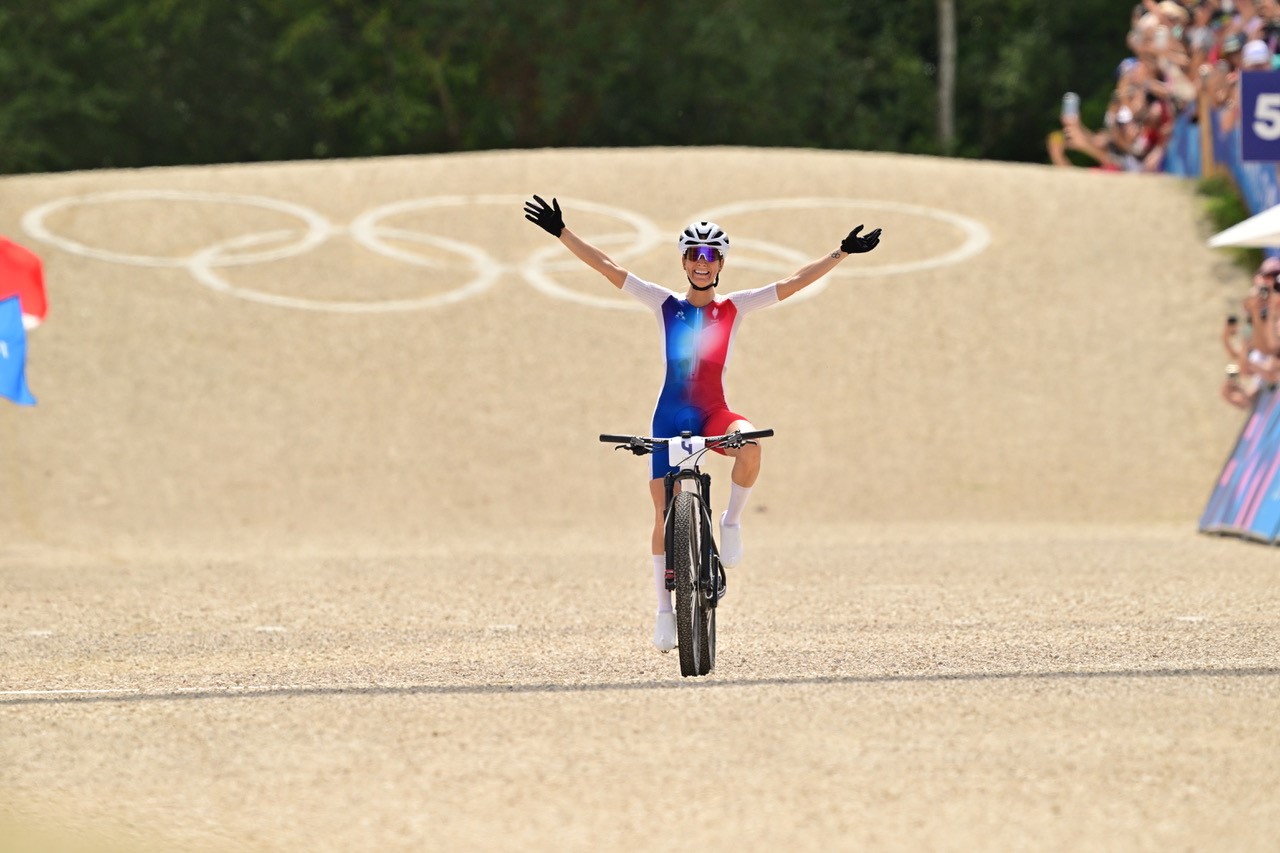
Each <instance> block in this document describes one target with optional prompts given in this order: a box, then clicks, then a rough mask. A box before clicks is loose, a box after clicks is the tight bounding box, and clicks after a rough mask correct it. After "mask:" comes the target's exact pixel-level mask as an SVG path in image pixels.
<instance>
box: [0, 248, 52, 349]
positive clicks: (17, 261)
mask: <svg viewBox="0 0 1280 853" xmlns="http://www.w3.org/2000/svg"><path fill="white" fill-rule="evenodd" d="M10 296H16V297H18V301H19V302H20V303H21V304H22V325H23V326H25V327H26V328H28V329H34V328H35V327H36V326H39V325H40V324H41V323H42V322H44V315H45V313H46V312H47V311H48V310H49V306H48V305H47V304H46V303H45V299H44V266H43V265H42V264H41V263H40V258H39V257H37V256H36V254H35V252H32V251H31V250H30V249H27V248H24V247H22V246H19V245H18V244H17V243H14V242H13V241H11V240H6V239H5V238H4V237H0V300H4V299H7V298H9V297H10Z"/></svg>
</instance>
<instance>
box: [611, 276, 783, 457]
mask: <svg viewBox="0 0 1280 853" xmlns="http://www.w3.org/2000/svg"><path fill="white" fill-rule="evenodd" d="M622 292H623V293H627V294H630V295H631V296H634V297H635V298H636V299H638V300H640V301H641V302H642V303H644V305H645V306H647V307H648V308H649V310H651V311H652V312H653V313H654V315H655V316H656V317H657V318H658V326H659V328H660V329H661V331H662V345H663V351H664V353H665V354H666V358H667V378H666V381H665V382H664V383H663V385H662V393H660V394H659V395H658V405H657V407H656V408H655V409H654V411H653V432H652V433H651V435H654V436H656V437H659V438H671V437H673V436H677V435H679V434H680V433H681V432H683V431H685V430H688V431H689V432H692V433H693V434H694V435H723V434H724V431H725V430H726V429H728V427H729V425H730V424H732V423H733V422H734V421H738V420H746V418H744V417H743V416H742V415H739V414H737V413H736V412H734V411H732V410H730V408H729V405H728V403H726V402H725V399H724V371H725V365H726V364H728V362H729V353H730V351H731V350H732V348H733V337H734V335H735V334H736V333H737V331H738V326H739V324H741V322H742V318H743V317H745V316H746V315H747V314H750V313H751V312H752V311H756V310H759V309H761V308H767V307H769V306H770V305H774V304H776V303H777V302H778V286H777V285H776V284H770V285H766V286H765V287H761V288H757V289H756V290H744V291H739V292H738V293H731V294H729V295H728V296H725V297H716V299H715V301H713V302H712V303H711V304H709V305H706V306H705V307H702V308H697V307H695V306H693V305H690V304H689V300H687V299H681V298H680V296H679V294H677V293H675V292H674V291H671V290H668V289H667V288H665V287H662V286H661V285H657V284H654V283H652V282H649V281H645V280H644V279H642V278H637V277H636V276H635V275H632V274H628V275H627V280H626V282H624V283H623V285H622ZM652 459H653V478H654V479H657V478H659V477H663V476H665V475H666V474H667V472H669V471H671V470H673V466H672V465H671V463H670V461H669V460H668V457H667V452H666V450H665V449H655V451H654V453H653V457H652Z"/></svg>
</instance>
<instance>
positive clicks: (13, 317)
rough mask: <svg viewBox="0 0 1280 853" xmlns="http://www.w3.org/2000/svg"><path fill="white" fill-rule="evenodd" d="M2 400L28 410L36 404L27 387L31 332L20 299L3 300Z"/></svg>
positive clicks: (0, 339)
mask: <svg viewBox="0 0 1280 853" xmlns="http://www.w3.org/2000/svg"><path fill="white" fill-rule="evenodd" d="M0 397H8V398H9V399H10V400H12V401H13V402H15V403H21V404H22V405H24V406H34V405H35V404H36V398H35V397H32V396H31V389H29V388H28V387H27V330H26V329H24V328H23V326H22V305H21V303H20V302H19V301H18V297H16V296H11V297H9V298H8V299H4V300H0Z"/></svg>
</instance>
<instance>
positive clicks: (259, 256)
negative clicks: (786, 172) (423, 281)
mask: <svg viewBox="0 0 1280 853" xmlns="http://www.w3.org/2000/svg"><path fill="white" fill-rule="evenodd" d="M131 201H179V202H193V203H198V204H231V205H244V206H249V207H257V208H261V209H265V210H269V211H273V212H277V213H282V214H285V215H287V216H290V217H293V218H295V219H297V220H299V222H300V223H301V225H302V227H301V228H300V229H298V228H293V229H279V230H272V231H259V232H251V233H246V234H241V235H239V236H236V237H232V238H229V239H226V240H221V241H218V242H215V243H212V244H210V245H208V246H206V247H204V248H203V249H200V250H199V251H196V252H194V253H192V254H190V255H187V256H184V257H165V256H157V255H142V254H129V253H125V252H116V251H111V250H108V249H103V248H97V247H93V246H89V245H86V244H84V243H81V242H79V241H77V240H74V239H71V238H70V237H67V236H64V235H61V234H58V233H56V232H54V231H53V230H52V229H50V228H49V226H48V225H47V224H46V220H47V219H48V218H49V216H51V215H52V214H54V213H57V212H59V211H62V210H66V209H69V208H72V207H76V206H80V205H104V204H112V203H119V202H131ZM524 201H525V198H524V197H523V196H514V195H512V196H508V195H473V196H461V195H458V196H430V197H423V198H416V199H408V200H404V201H398V202H393V203H390V204H386V205H382V206H379V207H376V208H372V209H370V210H367V211H365V212H363V213H361V214H360V215H359V216H357V217H356V218H355V219H354V220H353V221H352V222H351V224H350V225H349V226H346V227H342V226H336V225H334V224H332V223H330V222H329V221H328V220H327V219H326V218H325V217H324V216H323V215H321V214H320V213H318V212H316V211H314V210H312V209H311V208H308V207H306V206H304V205H301V204H296V203H293V202H287V201H281V200H279V199H273V198H268V197H266V196H257V195H242V194H233V193H209V192H193V191H180V190H122V191H115V192H103V193H91V194H87V195H79V196H67V197H64V198H60V199H56V200H54V201H51V202H47V203H45V204H42V205H39V206H37V207H34V208H32V209H31V210H29V211H27V212H26V214H24V215H23V217H22V227H23V229H24V230H25V231H26V232H27V233H28V234H29V235H31V236H32V237H34V238H36V239H38V240H41V241H42V242H45V243H48V244H49V245H52V246H55V247H57V248H59V249H62V250H63V251H66V252H69V253H71V254H75V255H80V256H82V257H87V258H93V259H96V260H101V261H107V262H110V263H118V264H128V265H132V266H140V267H152V268H181V269H186V270H187V271H188V273H189V274H190V275H191V277H192V278H193V279H195V280H196V281H197V282H199V283H200V284H202V285H204V286H206V287H208V288H210V289H212V290H215V291H217V292H219V293H225V294H227V295H229V296H235V297H238V298H241V299H246V300H250V301H253V302H259V303H262V304H267V305H275V306H278V307H284V308H296V309H300V310H309V311H329V312H343V313H370V312H389V311H411V310H418V309H422V308H431V307H436V306H440V305H447V304H453V303H457V302H461V301H463V300H465V299H468V298H470V297H472V296H475V295H476V294H478V293H481V292H483V291H485V290H487V289H489V288H490V287H492V286H493V284H494V282H496V281H497V280H498V279H499V278H500V277H501V276H502V275H503V274H504V273H506V272H518V273H519V274H520V275H521V276H522V277H523V278H524V280H525V281H526V282H527V283H528V284H529V285H530V286H532V287H534V288H535V289H537V290H538V291H540V292H542V293H544V294H546V295H548V296H552V297H555V298H557V299H566V300H569V301H572V302H577V303H579V304H583V305H589V306H592V307H597V308H617V309H629V310H641V309H640V306H639V305H637V304H636V303H634V302H632V301H630V300H624V299H620V298H617V297H606V296H594V295H590V294H586V293H581V292H578V291H576V290H574V289H572V288H569V287H566V286H564V285H563V284H561V283H559V282H558V281H557V280H556V279H555V278H554V277H553V274H554V273H557V272H564V271H569V270H579V269H581V264H580V262H579V261H577V260H576V259H574V258H569V257H566V256H565V255H564V249H563V247H561V246H559V245H557V244H555V243H549V244H547V245H546V246H543V247H541V248H538V249H536V250H535V251H534V252H533V253H532V254H530V255H529V257H528V258H527V259H526V260H524V261H523V262H521V263H519V264H515V265H509V264H504V263H502V262H500V261H498V260H497V259H496V258H494V257H493V256H492V255H490V254H489V253H488V252H486V251H485V250H484V249H483V248H481V247H479V246H476V245H473V244H470V243H464V242H462V241H459V240H454V239H451V238H448V237H444V236H440V235H436V234H430V233H426V232H423V231H416V230H411V229H405V228H397V227H394V226H391V225H387V224H384V222H385V220H388V219H391V218H393V217H396V216H400V215H403V214H411V213H417V212H421V211H426V210H436V209H441V208H452V207H468V206H475V205H498V206H503V207H512V208H513V209H518V205H520V204H521V203H523V202H524ZM562 202H563V203H564V205H565V207H567V208H570V209H572V210H575V211H581V212H584V213H593V214H596V215H599V216H605V217H610V218H613V219H616V220H618V221H620V222H621V223H623V224H624V225H625V226H627V230H626V231H623V232H614V233H607V234H601V235H594V236H590V237H588V239H590V240H591V242H593V243H595V244H597V245H599V246H601V247H612V246H622V248H621V249H619V250H617V251H613V252H612V254H613V256H614V258H615V259H616V260H619V261H628V260H631V259H634V258H636V257H639V256H641V255H643V254H644V253H646V252H649V251H651V250H653V249H655V248H658V247H660V246H662V245H663V244H664V243H666V242H667V236H668V235H667V233H666V231H667V230H668V229H663V228H661V227H659V226H658V225H657V224H656V223H655V222H654V221H653V220H651V219H649V218H648V217H645V216H643V215H642V214H639V213H637V212H635V211H630V210H626V209H624V208H619V207H613V206H609V205H604V204H600V203H598V202H592V201H587V200H584V199H570V198H566V199H562ZM822 207H836V208H844V209H856V210H859V211H865V210H884V211H890V212H894V213H904V214H907V215H913V216H921V217H925V218H930V219H934V220H936V221H939V222H942V223H944V224H947V225H950V226H953V227H955V228H957V229H958V230H960V231H961V233H963V234H964V235H965V241H964V243H963V244H962V245H961V246H960V247H959V248H958V249H955V250H953V251H951V252H948V253H947V254H945V255H941V256H938V257H935V258H926V259H923V260H920V261H916V262H913V263H907V264H889V265H881V266H875V265H859V266H858V267H857V268H856V269H850V270H837V271H836V273H838V274H844V275H854V276H875V275H896V274H901V273H905V272H914V271H917V270H925V269H932V268H936V267H940V266H945V265H947V264H953V263H959V262H961V261H963V260H965V259H967V258H970V257H973V256H974V255H977V254H978V253H980V252H982V251H983V250H984V249H986V247H987V246H988V245H989V244H990V241H991V238H990V234H989V232H988V231H987V229H986V228H985V227H984V226H983V225H982V224H981V223H978V222H976V221H975V220H972V219H969V218H968V217H964V216H960V215H959V214H954V213H949V212H947V211H942V210H937V209H935V208H929V207H921V206H917V205H907V204H897V203H894V202H884V201H875V200H857V199H845V198H793V199H761V200H757V201H744V202H737V203H734V204H728V205H722V206H720V207H715V208H712V209H709V210H706V211H703V212H702V213H700V214H698V215H696V216H695V217H694V218H695V219H713V218H714V219H716V220H717V221H721V220H724V219H731V218H732V217H734V216H737V215H741V214H746V213H752V212H756V211H762V210H780V209H801V208H822ZM339 236H346V237H349V238H350V239H352V240H354V241H355V242H356V243H357V244H359V245H360V246H362V247H364V248H365V249H368V250H369V251H371V252H375V253H377V254H380V255H383V256H384V257H387V258H391V259H393V260H397V261H400V262H401V263H404V264H408V265H411V266H417V267H422V268H426V269H432V270H436V271H441V272H450V271H453V270H457V269H464V270H467V271H469V272H470V273H472V274H473V277H472V278H470V280H468V281H466V282H465V283H463V284H461V285H459V286H455V287H453V288H451V289H450V290H448V291H445V292H443V293H435V294H432V295H428V296H421V297H414V298H408V299H403V298H401V299H387V300H365V301H359V300H351V301H333V300H317V299H306V298H301V297H293V296H284V295H280V294H276V293H269V292H263V291H258V290H252V289H250V288H246V287H240V286H237V285H234V284H232V283H231V282H229V281H227V279H226V278H225V277H224V275H223V273H222V270H223V269H224V268H226V267H234V266H244V265H248V264H257V263H266V262H270V261H280V260H286V259H288V258H291V257H297V256H299V255H302V254H305V253H307V252H310V251H312V250H314V249H316V248H317V247H319V246H320V245H322V244H323V243H325V242H326V241H328V240H330V239H332V238H334V237H339ZM390 241H396V242H398V243H400V244H417V245H422V246H427V247H431V248H433V249H436V250H439V251H442V252H444V253H445V254H446V255H455V256H458V257H459V258H461V259H462V260H463V263H462V264H460V265H454V264H446V263H441V262H440V261H439V260H436V259H435V258H433V257H429V256H428V255H425V254H420V253H418V252H414V251H412V250H410V249H408V248H405V247H404V246H402V245H395V244H393V242H390ZM276 244H283V245H276ZM268 246H273V248H263V247H268ZM734 246H735V248H737V249H749V250H752V253H751V254H748V255H745V256H742V255H739V256H737V257H735V262H736V263H738V264H740V265H742V266H744V267H747V268H754V269H761V270H767V271H770V272H777V273H778V274H780V275H785V274H786V273H788V272H790V271H791V270H793V269H795V268H796V267H797V266H799V265H802V264H804V263H806V262H808V261H809V260H811V258H809V257H808V256H807V255H806V254H805V253H803V252H800V251H797V250H795V249H792V248H789V247H786V246H781V245H778V244H776V243H771V242H768V241H765V240H758V239H753V238H750V237H736V238H735V240H734ZM759 253H765V254H771V255H773V256H775V257H776V258H777V259H778V260H777V261H767V260H761V259H760V258H759V257H758V254H759ZM836 273H833V274H836ZM825 285H826V281H825V280H823V281H819V282H817V283H815V284H814V285H813V286H811V287H809V288H807V289H806V290H805V291H802V292H801V293H800V294H799V295H798V296H797V300H799V299H801V298H809V297H812V296H814V295H816V294H817V293H818V292H820V290H821V289H822V287H824V286H825Z"/></svg>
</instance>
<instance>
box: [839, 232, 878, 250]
mask: <svg viewBox="0 0 1280 853" xmlns="http://www.w3.org/2000/svg"><path fill="white" fill-rule="evenodd" d="M861 230H862V226H861V225H859V226H858V227H857V228H855V229H853V230H852V231H850V232H849V236H848V237H845V238H844V241H843V242H841V243H840V251H842V252H844V253H845V254H847V255H860V254H862V253H863V252H870V251H871V250H872V249H874V248H875V247H876V246H877V245H879V243H880V229H879V228H877V229H876V230H874V231H872V232H871V233H870V234H868V235H867V236H865V237H859V236H858V232H859V231H861Z"/></svg>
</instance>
